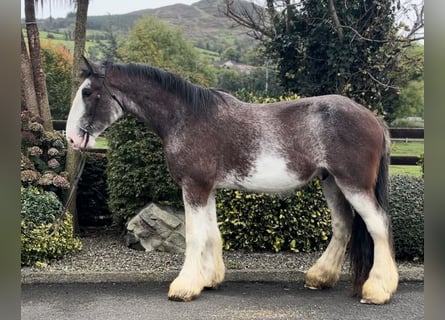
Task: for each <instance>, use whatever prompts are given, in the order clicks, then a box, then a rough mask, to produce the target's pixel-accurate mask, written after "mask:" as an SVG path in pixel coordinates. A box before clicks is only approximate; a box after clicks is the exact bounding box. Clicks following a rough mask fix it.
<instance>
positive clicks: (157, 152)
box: [106, 116, 182, 227]
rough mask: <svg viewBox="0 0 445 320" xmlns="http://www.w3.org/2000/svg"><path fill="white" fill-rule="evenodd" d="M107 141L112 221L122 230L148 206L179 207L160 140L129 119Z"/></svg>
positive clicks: (132, 118)
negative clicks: (152, 204)
mask: <svg viewBox="0 0 445 320" xmlns="http://www.w3.org/2000/svg"><path fill="white" fill-rule="evenodd" d="M107 137H108V141H109V153H108V167H107V169H106V174H107V185H108V194H109V198H108V206H109V208H110V210H111V212H112V215H113V221H114V222H115V223H116V224H117V225H119V226H121V227H122V226H123V225H124V224H125V223H126V222H127V220H128V218H130V217H133V216H134V215H135V214H136V210H138V209H140V208H142V207H143V206H144V205H146V204H148V203H149V202H158V203H163V204H169V205H172V206H175V207H182V196H181V191H180V189H179V188H178V186H177V185H176V184H175V182H174V181H173V180H172V178H171V177H170V174H169V173H168V170H167V167H166V165H165V160H164V152H163V148H162V143H161V141H160V139H159V138H158V137H157V136H156V135H155V134H154V133H152V132H151V131H149V130H148V128H147V127H146V126H145V125H144V124H143V123H141V122H139V121H138V120H137V119H135V118H134V117H131V116H128V117H125V118H123V119H122V120H120V121H118V122H117V123H116V124H115V125H114V126H113V127H112V128H110V129H109V130H108V133H107Z"/></svg>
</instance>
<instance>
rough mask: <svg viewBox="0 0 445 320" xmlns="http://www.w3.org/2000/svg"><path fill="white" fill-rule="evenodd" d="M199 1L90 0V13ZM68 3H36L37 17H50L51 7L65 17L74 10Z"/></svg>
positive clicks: (22, 7) (53, 15) (49, 1)
mask: <svg viewBox="0 0 445 320" xmlns="http://www.w3.org/2000/svg"><path fill="white" fill-rule="evenodd" d="M198 1H199V0H90V4H89V6H88V15H89V16H102V15H107V14H124V13H129V12H132V11H136V10H142V9H152V8H160V7H164V6H168V5H172V4H175V3H184V4H192V3H195V2H198ZM73 2H74V1H73ZM23 3H24V0H21V17H22V18H23V17H24V16H25V14H24V6H23ZM67 3H69V1H63V0H59V1H54V0H45V1H44V6H43V9H42V7H41V6H40V2H39V4H38V5H36V18H37V19H44V18H48V17H49V16H50V7H51V16H52V17H53V18H65V17H66V15H67V13H68V12H72V11H74V6H73V5H71V6H70V5H68V4H67Z"/></svg>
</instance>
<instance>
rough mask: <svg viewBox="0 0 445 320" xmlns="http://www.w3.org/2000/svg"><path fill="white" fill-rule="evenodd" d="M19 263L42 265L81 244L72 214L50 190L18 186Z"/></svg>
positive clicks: (80, 246)
mask: <svg viewBox="0 0 445 320" xmlns="http://www.w3.org/2000/svg"><path fill="white" fill-rule="evenodd" d="M21 205H22V209H21V219H22V220H21V264H22V265H27V266H30V265H36V266H44V265H46V264H47V263H49V262H51V261H52V260H54V259H58V258H62V257H63V256H65V255H66V254H68V253H72V252H75V251H78V250H80V249H81V248H82V244H81V242H80V241H79V240H78V239H76V238H75V237H74V232H73V222H72V216H71V214H69V213H68V212H65V213H63V206H62V204H61V202H60V201H59V199H58V198H57V196H56V195H55V194H53V193H52V192H47V191H39V190H38V189H37V188H36V187H22V188H21Z"/></svg>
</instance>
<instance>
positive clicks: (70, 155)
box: [66, 0, 89, 232]
mask: <svg viewBox="0 0 445 320" xmlns="http://www.w3.org/2000/svg"><path fill="white" fill-rule="evenodd" d="M88 4H89V0H77V1H76V5H77V8H76V25H75V28H74V54H73V57H74V58H73V74H72V86H71V101H73V100H74V97H75V94H76V92H77V89H78V88H79V86H80V81H81V78H80V74H79V69H80V60H81V59H82V54H83V53H84V51H85V41H86V24H87V15H88ZM79 161H80V152H78V151H76V150H74V149H73V148H72V147H71V145H68V151H67V155H66V171H68V178H69V180H70V181H74V179H75V176H76V174H77V167H78V164H79ZM72 197H73V201H71V204H70V206H69V207H68V208H67V209H68V211H69V212H71V213H72V214H73V217H74V228H75V231H76V232H77V231H79V220H78V216H77V209H76V192H75V191H74V192H72Z"/></svg>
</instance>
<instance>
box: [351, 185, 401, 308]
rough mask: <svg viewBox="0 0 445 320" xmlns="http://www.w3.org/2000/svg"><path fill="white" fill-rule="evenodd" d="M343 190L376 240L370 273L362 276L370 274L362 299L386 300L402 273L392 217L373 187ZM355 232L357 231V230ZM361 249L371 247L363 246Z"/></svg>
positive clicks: (365, 276) (376, 302) (371, 301)
mask: <svg viewBox="0 0 445 320" xmlns="http://www.w3.org/2000/svg"><path fill="white" fill-rule="evenodd" d="M344 194H345V196H346V198H347V199H348V201H349V202H350V203H351V204H352V206H353V207H354V209H355V210H356V212H357V214H359V215H360V217H361V218H362V219H363V221H364V224H365V225H366V229H367V232H369V234H370V235H371V238H372V242H373V248H370V249H371V250H373V251H372V252H373V256H374V258H373V262H372V267H371V269H370V271H369V275H366V274H365V275H361V276H360V277H364V278H365V279H366V278H367V279H366V281H365V282H364V283H363V286H362V288H361V300H360V302H362V303H373V304H384V303H387V302H388V301H389V300H390V298H391V295H392V294H393V293H394V292H395V291H396V289H397V285H398V277H399V276H398V271H397V266H396V263H395V260H394V253H393V248H392V235H391V228H390V222H389V218H388V216H387V214H386V212H385V211H384V210H383V208H382V207H381V206H380V205H379V204H378V203H377V200H376V198H375V195H374V192H373V191H362V192H357V191H355V192H350V191H347V190H344ZM357 228H359V227H357ZM360 229H361V227H360ZM353 232H356V231H355V230H354V231H353ZM357 232H362V230H357ZM352 242H355V241H352ZM351 246H360V244H359V243H351ZM360 250H361V251H363V250H369V249H365V248H361V249H360ZM353 267H354V266H353ZM357 269H358V270H355V272H356V273H359V272H363V271H361V270H362V269H363V266H360V265H359V266H358V268H357Z"/></svg>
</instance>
